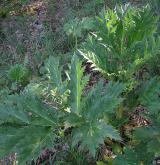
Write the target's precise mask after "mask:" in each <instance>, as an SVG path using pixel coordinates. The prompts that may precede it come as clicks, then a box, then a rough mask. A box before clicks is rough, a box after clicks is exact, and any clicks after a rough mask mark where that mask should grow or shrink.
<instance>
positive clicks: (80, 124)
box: [0, 56, 124, 164]
mask: <svg viewBox="0 0 160 165" xmlns="http://www.w3.org/2000/svg"><path fill="white" fill-rule="evenodd" d="M51 60H53V61H52V62H54V63H55V62H58V61H57V60H58V59H56V58H55V59H54V58H53V57H52V58H50V60H49V62H51ZM47 65H48V67H49V68H50V67H52V68H53V70H50V71H52V72H50V75H51V76H52V79H51V80H52V81H53V88H54V89H56V88H57V89H58V88H59V87H60V86H61V85H62V86H63V83H62V77H61V73H60V72H61V70H59V69H57V68H59V66H58V63H56V64H55V65H50V63H47ZM83 72H84V69H83V68H82V62H80V60H79V59H78V58H77V56H74V57H73V59H72V64H71V74H70V81H69V82H68V85H67V86H68V88H67V86H66V88H67V89H68V90H69V91H70V95H69V97H68V101H67V102H68V104H67V107H66V106H60V107H59V106H58V105H59V104H58V105H57V106H58V107H54V106H51V107H49V106H47V105H46V104H45V103H43V101H42V100H41V99H40V98H38V97H37V96H36V93H34V90H30V88H26V89H25V90H24V91H23V92H22V93H21V94H19V95H12V96H10V97H8V98H7V99H6V101H5V102H4V103H2V104H1V105H0V113H1V116H0V146H1V147H0V151H1V152H0V153H1V154H0V156H1V157H2V156H5V155H6V154H8V153H10V152H16V153H17V154H18V159H19V164H24V163H25V162H26V161H27V160H31V159H36V158H37V157H38V155H39V154H40V153H41V151H42V149H43V148H44V147H52V146H53V144H54V137H56V136H57V135H58V134H59V133H60V132H59V131H60V130H61V128H64V131H65V130H66V129H68V128H70V129H71V130H72V131H71V132H72V133H71V136H72V146H77V145H78V144H80V147H79V149H80V150H83V151H89V153H90V154H92V156H95V154H96V149H97V148H98V147H99V144H102V143H103V142H104V140H105V138H110V139H114V140H118V141H120V140H121V137H120V135H119V133H118V131H117V130H116V129H115V128H114V127H113V126H112V125H110V123H109V122H108V120H107V115H108V114H111V113H114V110H115V109H116V108H117V107H118V106H119V104H120V103H121V102H122V100H123V99H122V98H121V97H120V95H121V93H122V91H123V89H124V85H123V84H120V83H110V84H108V85H106V86H105V85H104V84H103V82H99V83H98V84H97V85H96V86H95V87H94V88H93V90H91V91H90V93H88V95H87V96H84V95H83V91H84V90H85V86H86V84H87V82H88V77H84V76H83ZM64 82H65V80H64ZM27 89H28V90H27ZM67 89H66V90H67ZM97 98H98V99H97ZM62 104H63V99H62ZM59 108H60V109H59ZM58 109H59V110H58Z"/></svg>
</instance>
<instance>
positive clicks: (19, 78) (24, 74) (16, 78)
mask: <svg viewBox="0 0 160 165" xmlns="http://www.w3.org/2000/svg"><path fill="white" fill-rule="evenodd" d="M8 78H9V79H10V80H11V81H13V82H16V83H19V84H25V83H26V82H27V81H28V80H29V78H30V73H29V70H28V69H27V68H26V67H25V66H23V65H22V64H16V65H13V66H11V68H10V69H9V71H8Z"/></svg>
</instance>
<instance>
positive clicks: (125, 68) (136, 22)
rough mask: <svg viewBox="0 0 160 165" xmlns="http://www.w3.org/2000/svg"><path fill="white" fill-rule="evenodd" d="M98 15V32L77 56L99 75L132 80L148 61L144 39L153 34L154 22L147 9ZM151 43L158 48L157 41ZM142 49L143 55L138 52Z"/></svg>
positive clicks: (122, 8)
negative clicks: (143, 50) (91, 66)
mask: <svg viewBox="0 0 160 165" xmlns="http://www.w3.org/2000/svg"><path fill="white" fill-rule="evenodd" d="M101 15H102V16H101V17H99V18H98V25H97V31H96V32H95V33H94V34H93V35H92V36H89V38H88V39H87V41H86V42H85V43H84V45H83V46H82V49H80V51H79V52H80V54H81V55H82V56H83V57H84V58H85V59H86V60H87V61H88V62H89V63H92V64H93V67H95V69H98V70H99V71H101V72H102V73H105V74H106V75H108V76H111V77H119V78H120V79H124V77H125V79H128V78H131V76H133V74H134V73H136V71H137V69H138V68H139V67H141V66H142V65H143V64H144V62H145V61H146V60H147V59H148V54H150V52H148V49H147V48H146V47H145V46H147V45H149V44H150V42H149V41H148V40H147V38H150V37H152V35H153V34H154V33H155V31H156V27H157V24H156V23H157V18H156V17H155V16H154V14H153V13H152V12H151V10H150V7H149V6H146V7H144V8H142V9H139V8H136V7H130V6H127V5H125V6H117V7H116V8H115V10H107V12H102V14H101ZM154 40H155V42H156V45H158V43H159V41H158V40H156V39H154ZM142 45H144V49H145V52H143V54H142V53H140V52H139V48H140V47H141V46H142ZM137 48H138V49H137ZM158 50H159V48H158ZM152 55H153V54H151V56H152Z"/></svg>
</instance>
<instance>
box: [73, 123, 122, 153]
mask: <svg viewBox="0 0 160 165" xmlns="http://www.w3.org/2000/svg"><path fill="white" fill-rule="evenodd" d="M106 137H109V138H111V139H115V140H121V138H120V136H119V134H118V132H117V130H115V129H114V128H113V127H112V126H110V125H106V124H105V123H104V122H94V123H84V124H83V125H81V127H79V128H74V129H73V139H72V140H73V141H72V145H73V146H75V145H77V144H79V143H80V147H81V149H84V150H89V152H90V153H91V154H92V155H93V156H95V154H96V149H97V148H98V147H99V145H100V144H103V143H104V139H105V138H106Z"/></svg>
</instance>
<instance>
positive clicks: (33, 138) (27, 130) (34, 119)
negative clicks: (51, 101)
mask: <svg viewBox="0 0 160 165" xmlns="http://www.w3.org/2000/svg"><path fill="white" fill-rule="evenodd" d="M8 99H9V98H8ZM0 113H1V114H2V115H1V116H0V153H1V154H0V156H1V157H3V156H6V155H7V154H9V153H11V152H16V153H17V154H18V161H19V164H22V165H23V164H25V162H26V161H27V160H32V159H36V158H37V157H38V156H39V154H40V153H41V152H42V150H43V149H44V147H48V146H49V147H51V146H52V145H53V141H54V137H55V134H53V132H54V130H55V129H56V128H57V126H58V124H57V123H58V118H57V115H56V114H57V112H56V110H54V109H50V108H48V107H47V106H46V105H44V104H43V103H42V102H41V100H39V99H38V98H37V97H36V96H34V95H33V94H31V93H27V92H25V93H23V94H20V95H19V96H18V95H15V96H13V97H11V98H10V99H9V101H8V102H7V105H5V104H2V105H1V106H0Z"/></svg>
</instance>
